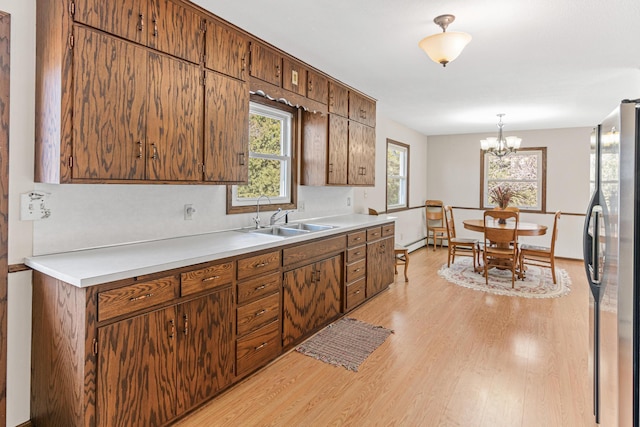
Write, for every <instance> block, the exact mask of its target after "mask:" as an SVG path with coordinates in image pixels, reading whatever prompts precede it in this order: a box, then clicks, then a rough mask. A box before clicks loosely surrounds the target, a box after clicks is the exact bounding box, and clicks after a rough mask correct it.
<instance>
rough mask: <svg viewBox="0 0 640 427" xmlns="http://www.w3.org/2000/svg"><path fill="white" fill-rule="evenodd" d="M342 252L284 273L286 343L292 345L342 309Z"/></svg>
mask: <svg viewBox="0 0 640 427" xmlns="http://www.w3.org/2000/svg"><path fill="white" fill-rule="evenodd" d="M342 268H343V264H342V255H338V256H334V257H332V258H329V259H326V260H323V261H319V262H316V263H314V264H310V265H306V266H304V267H299V268H296V269H294V270H291V271H287V272H285V273H284V280H283V308H284V309H283V313H284V317H283V319H282V322H283V325H282V331H283V332H282V345H283V346H284V347H287V346H290V345H292V344H294V343H296V342H298V341H299V340H300V339H301V338H302V337H304V336H306V335H308V334H309V333H310V332H312V331H314V330H316V329H318V328H320V327H321V326H324V325H325V324H327V323H328V322H329V321H331V320H333V319H334V318H335V317H336V316H337V315H338V313H339V312H340V289H341V287H342Z"/></svg>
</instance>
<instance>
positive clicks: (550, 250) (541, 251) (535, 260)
mask: <svg viewBox="0 0 640 427" xmlns="http://www.w3.org/2000/svg"><path fill="white" fill-rule="evenodd" d="M560 215H561V213H560V211H557V212H556V213H555V216H554V217H553V231H552V233H551V243H550V246H549V247H546V246H536V245H520V275H521V277H522V279H523V280H524V278H525V272H526V270H525V268H526V267H525V265H535V266H538V267H543V268H550V269H551V276H552V277H553V283H554V284H555V283H556V282H557V281H556V262H555V251H556V239H557V238H558V220H560Z"/></svg>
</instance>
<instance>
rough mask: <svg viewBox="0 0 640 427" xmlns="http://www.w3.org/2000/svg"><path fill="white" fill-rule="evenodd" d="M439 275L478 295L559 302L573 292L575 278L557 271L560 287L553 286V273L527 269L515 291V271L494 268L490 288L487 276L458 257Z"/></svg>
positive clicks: (517, 280)
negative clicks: (478, 292)
mask: <svg viewBox="0 0 640 427" xmlns="http://www.w3.org/2000/svg"><path fill="white" fill-rule="evenodd" d="M438 274H439V275H440V276H442V277H443V278H444V279H446V280H447V281H449V282H451V283H455V284H456V285H459V286H464V287H465V288H469V289H475V290H477V291H484V292H489V293H492V294H497V295H508V296H517V297H523V298H557V297H561V296H564V295H567V294H568V293H569V292H570V291H571V288H570V285H571V278H570V277H569V274H568V273H567V271H566V270H564V269H562V268H558V267H556V276H557V282H558V283H557V284H555V285H554V284H553V278H552V277H551V269H549V268H540V267H535V266H527V274H526V277H525V279H524V280H520V279H518V278H516V281H515V285H514V288H513V289H512V288H511V271H509V270H499V269H497V268H493V269H491V270H489V285H487V284H486V283H485V279H484V275H483V274H482V273H476V272H475V271H473V262H472V259H471V258H468V257H464V258H461V257H458V258H456V262H455V263H453V264H451V268H447V264H444V265H443V266H442V268H440V271H438Z"/></svg>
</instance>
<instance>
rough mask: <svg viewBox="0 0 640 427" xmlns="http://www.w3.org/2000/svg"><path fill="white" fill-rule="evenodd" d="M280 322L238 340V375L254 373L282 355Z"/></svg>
mask: <svg viewBox="0 0 640 427" xmlns="http://www.w3.org/2000/svg"><path fill="white" fill-rule="evenodd" d="M279 326H280V322H277V321H276V322H273V323H271V324H269V325H267V326H265V327H263V328H260V329H258V330H257V331H255V332H253V333H251V334H249V335H247V336H246V337H244V338H241V339H239V340H238V345H237V350H236V351H237V353H236V369H237V371H236V375H242V374H245V373H248V372H251V371H253V370H254V369H256V368H258V367H260V366H262V365H264V364H265V363H267V362H268V361H270V360H272V359H274V358H275V357H277V356H278V355H279V354H280V344H279V342H280V328H279Z"/></svg>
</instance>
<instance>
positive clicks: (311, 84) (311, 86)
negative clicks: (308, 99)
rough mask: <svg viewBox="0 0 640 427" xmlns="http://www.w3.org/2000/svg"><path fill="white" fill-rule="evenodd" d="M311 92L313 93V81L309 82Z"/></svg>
mask: <svg viewBox="0 0 640 427" xmlns="http://www.w3.org/2000/svg"><path fill="white" fill-rule="evenodd" d="M309 92H313V80H309Z"/></svg>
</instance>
